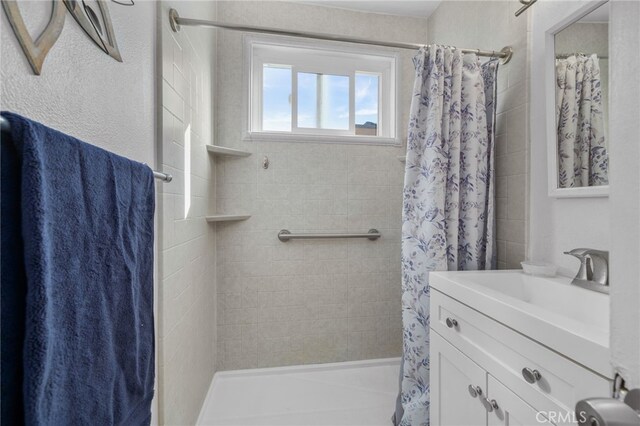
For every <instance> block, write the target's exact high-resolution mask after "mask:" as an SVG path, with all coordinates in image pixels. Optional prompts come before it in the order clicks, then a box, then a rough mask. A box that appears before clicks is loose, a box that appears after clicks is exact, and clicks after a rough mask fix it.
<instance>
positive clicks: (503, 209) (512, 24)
mask: <svg viewBox="0 0 640 426" xmlns="http://www.w3.org/2000/svg"><path fill="white" fill-rule="evenodd" d="M520 6H521V5H520V4H519V3H518V2H514V1H481V2H478V1H446V2H442V3H441V5H440V6H439V7H438V9H436V11H435V12H434V13H433V14H432V15H431V16H430V17H429V21H428V30H429V31H428V35H429V42H430V43H438V44H451V45H455V46H460V47H467V48H474V49H475V48H480V49H487V50H499V49H501V48H502V47H503V46H507V45H510V46H512V47H513V49H514V54H513V58H512V59H511V61H510V62H509V63H508V64H506V65H501V66H500V67H499V71H498V105H497V109H496V111H497V122H496V162H495V167H496V219H497V221H496V222H497V223H496V227H497V248H498V267H499V268H500V269H505V268H509V269H511V268H520V262H521V261H522V260H524V259H525V257H526V249H525V247H526V238H525V235H527V234H528V233H527V226H528V220H527V211H528V209H527V203H528V201H527V200H528V197H527V191H528V182H527V179H528V170H527V164H528V155H529V136H528V135H529V131H528V121H529V119H528V117H529V112H528V107H529V101H528V99H529V94H528V87H529V77H528V70H529V67H528V65H527V63H528V62H527V61H528V57H529V53H528V43H527V39H528V32H527V31H528V14H524V15H521V16H520V17H518V18H516V17H515V16H514V12H515V10H516V9H518V8H519V7H520Z"/></svg>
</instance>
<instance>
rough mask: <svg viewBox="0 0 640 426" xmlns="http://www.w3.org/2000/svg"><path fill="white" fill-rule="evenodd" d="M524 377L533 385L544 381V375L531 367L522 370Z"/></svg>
mask: <svg viewBox="0 0 640 426" xmlns="http://www.w3.org/2000/svg"><path fill="white" fill-rule="evenodd" d="M522 377H524V379H525V380H526V381H527V382H528V383H531V384H533V383H535V382H537V381H538V380H540V379H542V374H540V372H539V371H538V370H532V369H530V368H529V367H525V368H523V369H522Z"/></svg>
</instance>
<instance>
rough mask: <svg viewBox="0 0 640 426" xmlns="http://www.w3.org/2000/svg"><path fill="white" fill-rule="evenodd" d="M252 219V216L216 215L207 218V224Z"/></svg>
mask: <svg viewBox="0 0 640 426" xmlns="http://www.w3.org/2000/svg"><path fill="white" fill-rule="evenodd" d="M250 217H251V215H250V214H214V215H211V216H206V219H207V222H209V223H212V222H233V221H236V222H237V221H241V220H247V219H249V218H250Z"/></svg>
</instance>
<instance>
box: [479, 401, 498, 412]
mask: <svg viewBox="0 0 640 426" xmlns="http://www.w3.org/2000/svg"><path fill="white" fill-rule="evenodd" d="M482 405H484V408H485V409H486V410H487V411H488V412H489V413H490V412H492V411H493V410H497V409H498V408H500V407H499V406H498V401H496V400H495V399H492V400H489V398H482Z"/></svg>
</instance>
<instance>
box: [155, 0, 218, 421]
mask: <svg viewBox="0 0 640 426" xmlns="http://www.w3.org/2000/svg"><path fill="white" fill-rule="evenodd" d="M170 6H173V7H178V6H179V10H180V13H182V14H183V15H185V16H198V17H202V16H208V17H209V19H215V3H211V2H185V1H181V2H179V5H178V2H175V3H161V4H160V5H159V9H160V14H161V15H160V16H161V18H162V19H160V34H161V49H160V55H161V61H160V62H161V64H160V66H161V72H162V80H161V83H159V84H160V85H161V87H160V98H161V104H162V108H161V111H160V112H159V114H160V117H159V119H160V123H161V128H160V133H159V144H160V146H159V157H160V161H159V162H160V163H161V164H162V170H163V171H165V172H168V173H171V174H172V175H173V181H172V182H171V183H164V184H163V183H159V184H158V191H159V192H158V210H159V211H160V212H161V232H160V247H161V253H160V285H159V291H158V299H159V307H160V308H159V318H158V325H159V326H158V361H159V368H158V372H159V381H158V398H159V417H160V424H194V423H195V421H196V419H197V416H198V413H199V411H200V407H201V405H202V402H203V400H204V398H205V396H206V392H207V389H208V387H209V383H210V381H211V379H212V377H213V373H214V371H215V357H216V351H215V345H216V290H215V289H216V287H215V285H216V279H215V260H216V244H215V230H214V228H212V227H211V226H210V225H208V224H207V222H206V221H205V219H204V217H205V216H206V215H207V214H208V212H209V211H210V209H212V208H215V202H214V197H213V195H214V191H215V179H214V177H215V174H214V172H213V165H212V163H211V162H210V161H209V158H208V156H207V154H206V150H205V144H206V143H208V141H210V140H211V137H212V128H213V110H212V105H213V98H212V91H213V89H214V83H213V81H214V80H213V79H214V73H213V70H214V69H215V63H214V47H215V38H214V37H213V36H212V33H211V32H207V31H198V30H194V29H189V28H187V29H183V30H182V31H181V32H180V33H174V32H172V31H171V29H170V28H169V24H168V20H167V19H164V18H165V17H166V16H168V15H167V14H168V9H169V7H170Z"/></svg>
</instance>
